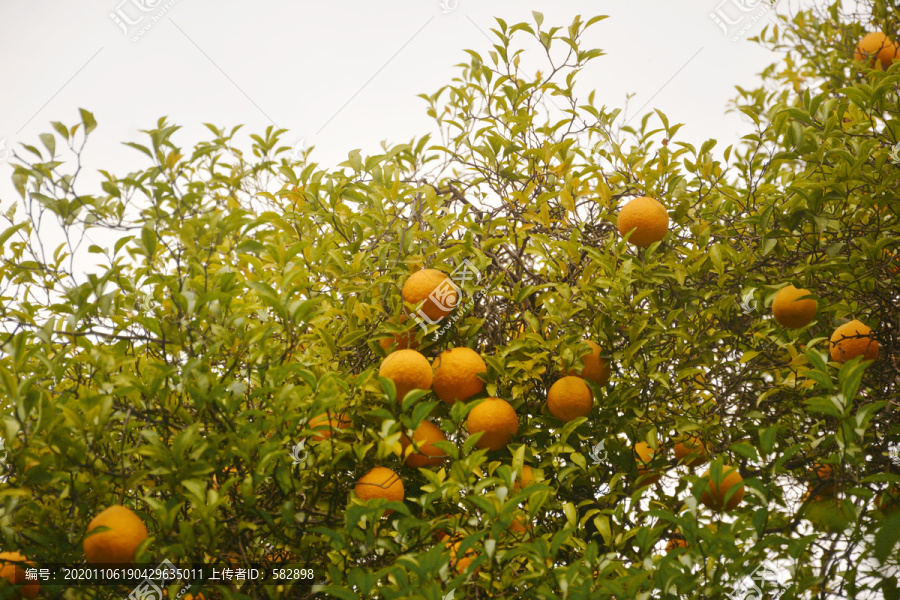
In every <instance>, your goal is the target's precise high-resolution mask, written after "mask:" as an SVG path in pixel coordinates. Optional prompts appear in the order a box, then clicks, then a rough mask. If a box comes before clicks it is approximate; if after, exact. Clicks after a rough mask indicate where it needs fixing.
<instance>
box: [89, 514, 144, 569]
mask: <svg viewBox="0 0 900 600" xmlns="http://www.w3.org/2000/svg"><path fill="white" fill-rule="evenodd" d="M98 527H108V528H109V529H107V530H106V531H99V532H97V533H91V532H92V531H93V530H94V529H97V528H98ZM146 539H147V527H146V526H145V525H144V522H143V521H142V520H141V518H140V517H138V516H137V515H136V514H134V513H133V512H132V511H131V509H130V508H127V507H125V506H121V505H118V504H114V505H112V506H110V507H109V508H107V509H106V510H104V511H103V512H101V513H100V514H98V515H97V516H96V517H94V518H93V519H92V520H91V522H90V523H88V526H87V532H86V536H85V538H84V544H83V545H84V556H85V558H87V561H88V562H89V563H91V564H117V565H124V564H129V563H132V562H133V561H134V553H135V551H137V548H138V546H139V545H140V544H141V542H143V541H144V540H146Z"/></svg>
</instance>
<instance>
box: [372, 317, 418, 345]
mask: <svg viewBox="0 0 900 600" xmlns="http://www.w3.org/2000/svg"><path fill="white" fill-rule="evenodd" d="M408 320H409V319H408V318H407V316H406V315H400V318H399V319H395V318H394V317H391V318H390V319H388V320H387V321H386V322H387V323H399V324H400V325H402V324H403V323H406V321H408ZM378 344H379V345H380V346H381V348H382V349H383V350H384V351H385V352H388V353H390V352H393V351H394V350H405V349H406V348H418V347H419V341H418V340H417V339H416V334H415V333H413V332H412V331H411V330H407V331H406V333H395V334H393V337H388V338H382V339H380V340H378Z"/></svg>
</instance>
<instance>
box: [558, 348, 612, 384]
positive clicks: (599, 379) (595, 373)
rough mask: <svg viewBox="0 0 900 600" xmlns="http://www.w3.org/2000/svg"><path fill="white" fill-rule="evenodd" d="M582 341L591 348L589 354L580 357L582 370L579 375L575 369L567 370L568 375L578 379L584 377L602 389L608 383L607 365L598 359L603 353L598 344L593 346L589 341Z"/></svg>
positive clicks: (608, 372)
mask: <svg viewBox="0 0 900 600" xmlns="http://www.w3.org/2000/svg"><path fill="white" fill-rule="evenodd" d="M584 341H585V342H587V344H588V346H590V347H591V352H590V353H589V354H585V355H584V356H582V357H580V358H581V360H582V362H584V368H583V369H582V370H581V372H580V373H579V372H578V370H577V369H569V373H568V374H569V375H575V376H578V377H584V378H585V379H590V380H591V381H593V382H594V383H596V384H597V385H599V386H601V387H602V386H604V385H606V382H607V381H609V376H610V369H609V363H608V362H606V360H605V359H603V358H601V357H600V353H601V352H603V349H602V348H601V347H600V345H599V344H595V343H594V342H592V341H590V340H584Z"/></svg>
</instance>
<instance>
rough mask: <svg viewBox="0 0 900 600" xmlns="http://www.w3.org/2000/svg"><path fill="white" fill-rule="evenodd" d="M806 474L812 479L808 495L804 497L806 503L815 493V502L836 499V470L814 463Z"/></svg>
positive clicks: (829, 466) (807, 491)
mask: <svg viewBox="0 0 900 600" xmlns="http://www.w3.org/2000/svg"><path fill="white" fill-rule="evenodd" d="M806 473H807V475H808V476H809V478H810V479H809V486H808V489H807V490H806V494H805V495H804V496H803V500H804V501H805V500H806V499H807V498H809V496H810V494H813V493H815V495H814V496H813V501H817V500H824V499H827V498H833V497H834V490H835V483H834V469H832V467H831V465H823V464H820V463H814V464H813V466H812V467H811V468H810V469H808V470H807V472H806Z"/></svg>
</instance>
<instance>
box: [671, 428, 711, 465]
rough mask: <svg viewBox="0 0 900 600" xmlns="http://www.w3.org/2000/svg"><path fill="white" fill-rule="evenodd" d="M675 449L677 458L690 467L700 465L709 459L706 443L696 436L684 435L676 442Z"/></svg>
mask: <svg viewBox="0 0 900 600" xmlns="http://www.w3.org/2000/svg"><path fill="white" fill-rule="evenodd" d="M673 451H674V452H675V460H677V461H678V462H681V463H683V464H685V465H687V466H689V467H699V466H700V465H702V464H704V463H706V462H708V461H709V458H708V456H707V455H708V453H709V452H708V449H707V448H706V444H705V443H703V441H702V440H700V438H698V437H696V436H692V435H687V436H683V437H682V438H680V439H679V440H678V441H677V442H676V443H675V447H674V448H673Z"/></svg>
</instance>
